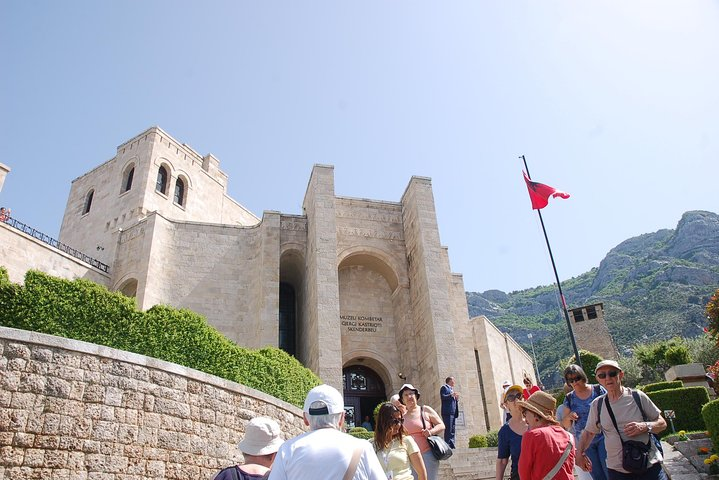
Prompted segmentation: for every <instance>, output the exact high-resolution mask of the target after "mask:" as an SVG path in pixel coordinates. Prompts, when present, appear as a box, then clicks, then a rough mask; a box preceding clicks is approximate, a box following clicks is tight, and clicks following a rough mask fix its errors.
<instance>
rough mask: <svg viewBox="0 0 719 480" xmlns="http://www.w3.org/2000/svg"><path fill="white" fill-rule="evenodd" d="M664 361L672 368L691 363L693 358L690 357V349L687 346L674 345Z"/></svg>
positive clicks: (669, 349) (668, 350)
mask: <svg viewBox="0 0 719 480" xmlns="http://www.w3.org/2000/svg"><path fill="white" fill-rule="evenodd" d="M664 361H665V362H666V363H667V365H669V366H670V367H673V366H675V365H684V364H685V363H691V362H692V358H691V356H690V355H689V348H688V347H687V346H686V345H673V346H671V347H669V348H667V352H666V353H665V354H664Z"/></svg>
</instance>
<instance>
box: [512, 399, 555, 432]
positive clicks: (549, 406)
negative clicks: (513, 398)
mask: <svg viewBox="0 0 719 480" xmlns="http://www.w3.org/2000/svg"><path fill="white" fill-rule="evenodd" d="M517 405H518V406H519V408H523V409H526V410H530V411H531V412H533V413H536V414H537V415H539V416H540V417H541V418H543V419H544V420H546V421H547V422H549V423H551V424H554V425H559V422H558V421H557V419H556V418H555V417H554V411H555V409H556V407H557V400H556V399H555V398H554V397H553V396H551V395H550V394H548V393H547V392H543V391H541V390H539V391H537V392H534V393H533V394H531V395H530V396H529V398H528V399H527V400H520V401H519V402H517Z"/></svg>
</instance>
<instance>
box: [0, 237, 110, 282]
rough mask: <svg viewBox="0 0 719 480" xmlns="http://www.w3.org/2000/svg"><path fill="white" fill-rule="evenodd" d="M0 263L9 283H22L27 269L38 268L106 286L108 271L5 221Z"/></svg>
mask: <svg viewBox="0 0 719 480" xmlns="http://www.w3.org/2000/svg"><path fill="white" fill-rule="evenodd" d="M87 254H88V255H92V254H93V252H87ZM0 265H2V266H4V267H5V268H7V271H8V276H9V277H10V281H11V282H13V283H23V282H24V281H25V273H27V271H28V270H40V271H42V272H45V273H47V274H48V275H54V276H56V277H60V278H67V279H70V280H72V279H75V278H85V279H87V280H91V281H93V282H95V283H99V284H100V285H105V286H107V287H109V285H110V276H109V275H108V274H106V273H104V272H101V271H99V270H95V269H94V268H92V267H90V265H88V264H87V263H85V262H82V261H80V260H78V259H77V258H75V257H73V256H72V255H68V254H66V253H63V252H61V251H60V250H57V249H56V248H53V247H51V246H50V245H48V244H46V243H43V242H41V241H40V240H37V239H35V238H33V237H31V236H30V235H26V234H24V233H22V232H21V231H19V230H17V229H15V228H13V227H10V226H9V225H7V224H5V223H0Z"/></svg>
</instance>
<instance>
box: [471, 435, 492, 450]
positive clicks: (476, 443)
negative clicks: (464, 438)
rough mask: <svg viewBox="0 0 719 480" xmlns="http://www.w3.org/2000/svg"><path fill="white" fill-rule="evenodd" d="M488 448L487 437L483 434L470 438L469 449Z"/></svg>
mask: <svg viewBox="0 0 719 480" xmlns="http://www.w3.org/2000/svg"><path fill="white" fill-rule="evenodd" d="M487 446H488V443H487V437H486V436H484V435H482V434H477V435H472V436H471V437H469V448H485V447H487Z"/></svg>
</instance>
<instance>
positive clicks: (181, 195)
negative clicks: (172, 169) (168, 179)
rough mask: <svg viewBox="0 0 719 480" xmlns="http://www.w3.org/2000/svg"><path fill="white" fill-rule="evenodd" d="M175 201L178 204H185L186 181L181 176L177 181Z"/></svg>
mask: <svg viewBox="0 0 719 480" xmlns="http://www.w3.org/2000/svg"><path fill="white" fill-rule="evenodd" d="M174 201H175V203H176V204H178V205H185V182H184V181H183V180H182V179H181V178H180V177H177V181H176V182H175V198H174Z"/></svg>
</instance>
